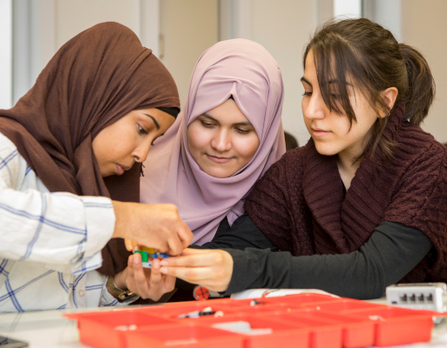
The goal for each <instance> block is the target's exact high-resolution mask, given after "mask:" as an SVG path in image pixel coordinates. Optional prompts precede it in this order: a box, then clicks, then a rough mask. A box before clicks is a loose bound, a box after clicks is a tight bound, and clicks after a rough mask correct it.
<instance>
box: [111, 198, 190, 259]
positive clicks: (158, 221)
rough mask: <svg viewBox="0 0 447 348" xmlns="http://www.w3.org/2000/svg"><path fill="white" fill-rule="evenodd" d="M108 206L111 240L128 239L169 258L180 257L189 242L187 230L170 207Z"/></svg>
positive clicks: (121, 204) (120, 203)
mask: <svg viewBox="0 0 447 348" xmlns="http://www.w3.org/2000/svg"><path fill="white" fill-rule="evenodd" d="M112 203H113V209H114V210H115V217H116V222H115V230H114V232H113V237H114V238H116V237H119V238H128V239H131V240H134V241H136V242H137V243H138V244H141V245H145V246H148V247H151V248H156V249H158V250H160V251H161V252H164V253H167V254H170V255H178V254H180V253H181V252H182V250H183V249H184V248H186V247H187V246H188V245H189V243H190V242H191V240H192V237H193V235H192V232H191V230H190V229H189V228H188V226H187V225H186V224H185V223H184V222H183V221H182V220H181V218H180V216H179V214H178V211H177V207H176V206H175V205H173V204H140V203H127V202H118V201H112Z"/></svg>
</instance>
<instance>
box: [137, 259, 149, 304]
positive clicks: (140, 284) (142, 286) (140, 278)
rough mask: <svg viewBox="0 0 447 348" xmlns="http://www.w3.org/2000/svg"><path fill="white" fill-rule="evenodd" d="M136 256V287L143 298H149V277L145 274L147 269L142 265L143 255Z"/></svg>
mask: <svg viewBox="0 0 447 348" xmlns="http://www.w3.org/2000/svg"><path fill="white" fill-rule="evenodd" d="M134 256H136V257H134V265H133V269H134V273H133V279H134V282H135V286H136V288H137V291H136V292H137V293H138V294H139V295H140V296H141V297H143V298H147V297H148V294H149V285H148V282H147V279H146V277H147V275H146V273H145V269H144V268H143V265H142V263H141V255H139V254H135V255H134Z"/></svg>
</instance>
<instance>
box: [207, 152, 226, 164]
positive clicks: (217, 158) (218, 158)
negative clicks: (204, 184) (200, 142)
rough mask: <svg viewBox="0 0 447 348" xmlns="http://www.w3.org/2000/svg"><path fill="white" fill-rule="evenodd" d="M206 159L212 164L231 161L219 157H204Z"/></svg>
mask: <svg viewBox="0 0 447 348" xmlns="http://www.w3.org/2000/svg"><path fill="white" fill-rule="evenodd" d="M206 156H207V157H208V159H209V160H210V161H212V162H214V163H228V162H230V161H231V159H232V157H219V156H212V155H208V154H207V155H206Z"/></svg>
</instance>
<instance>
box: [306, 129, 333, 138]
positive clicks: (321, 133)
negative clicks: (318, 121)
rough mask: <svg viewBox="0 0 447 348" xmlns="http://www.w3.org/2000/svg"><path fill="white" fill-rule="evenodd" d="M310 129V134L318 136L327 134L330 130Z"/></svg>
mask: <svg viewBox="0 0 447 348" xmlns="http://www.w3.org/2000/svg"><path fill="white" fill-rule="evenodd" d="M311 129H312V135H314V136H316V137H320V136H323V135H327V134H329V133H331V132H330V131H326V130H323V129H319V128H311Z"/></svg>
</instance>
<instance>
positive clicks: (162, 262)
mask: <svg viewBox="0 0 447 348" xmlns="http://www.w3.org/2000/svg"><path fill="white" fill-rule="evenodd" d="M167 265H168V261H166V260H162V261H160V266H167Z"/></svg>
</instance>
